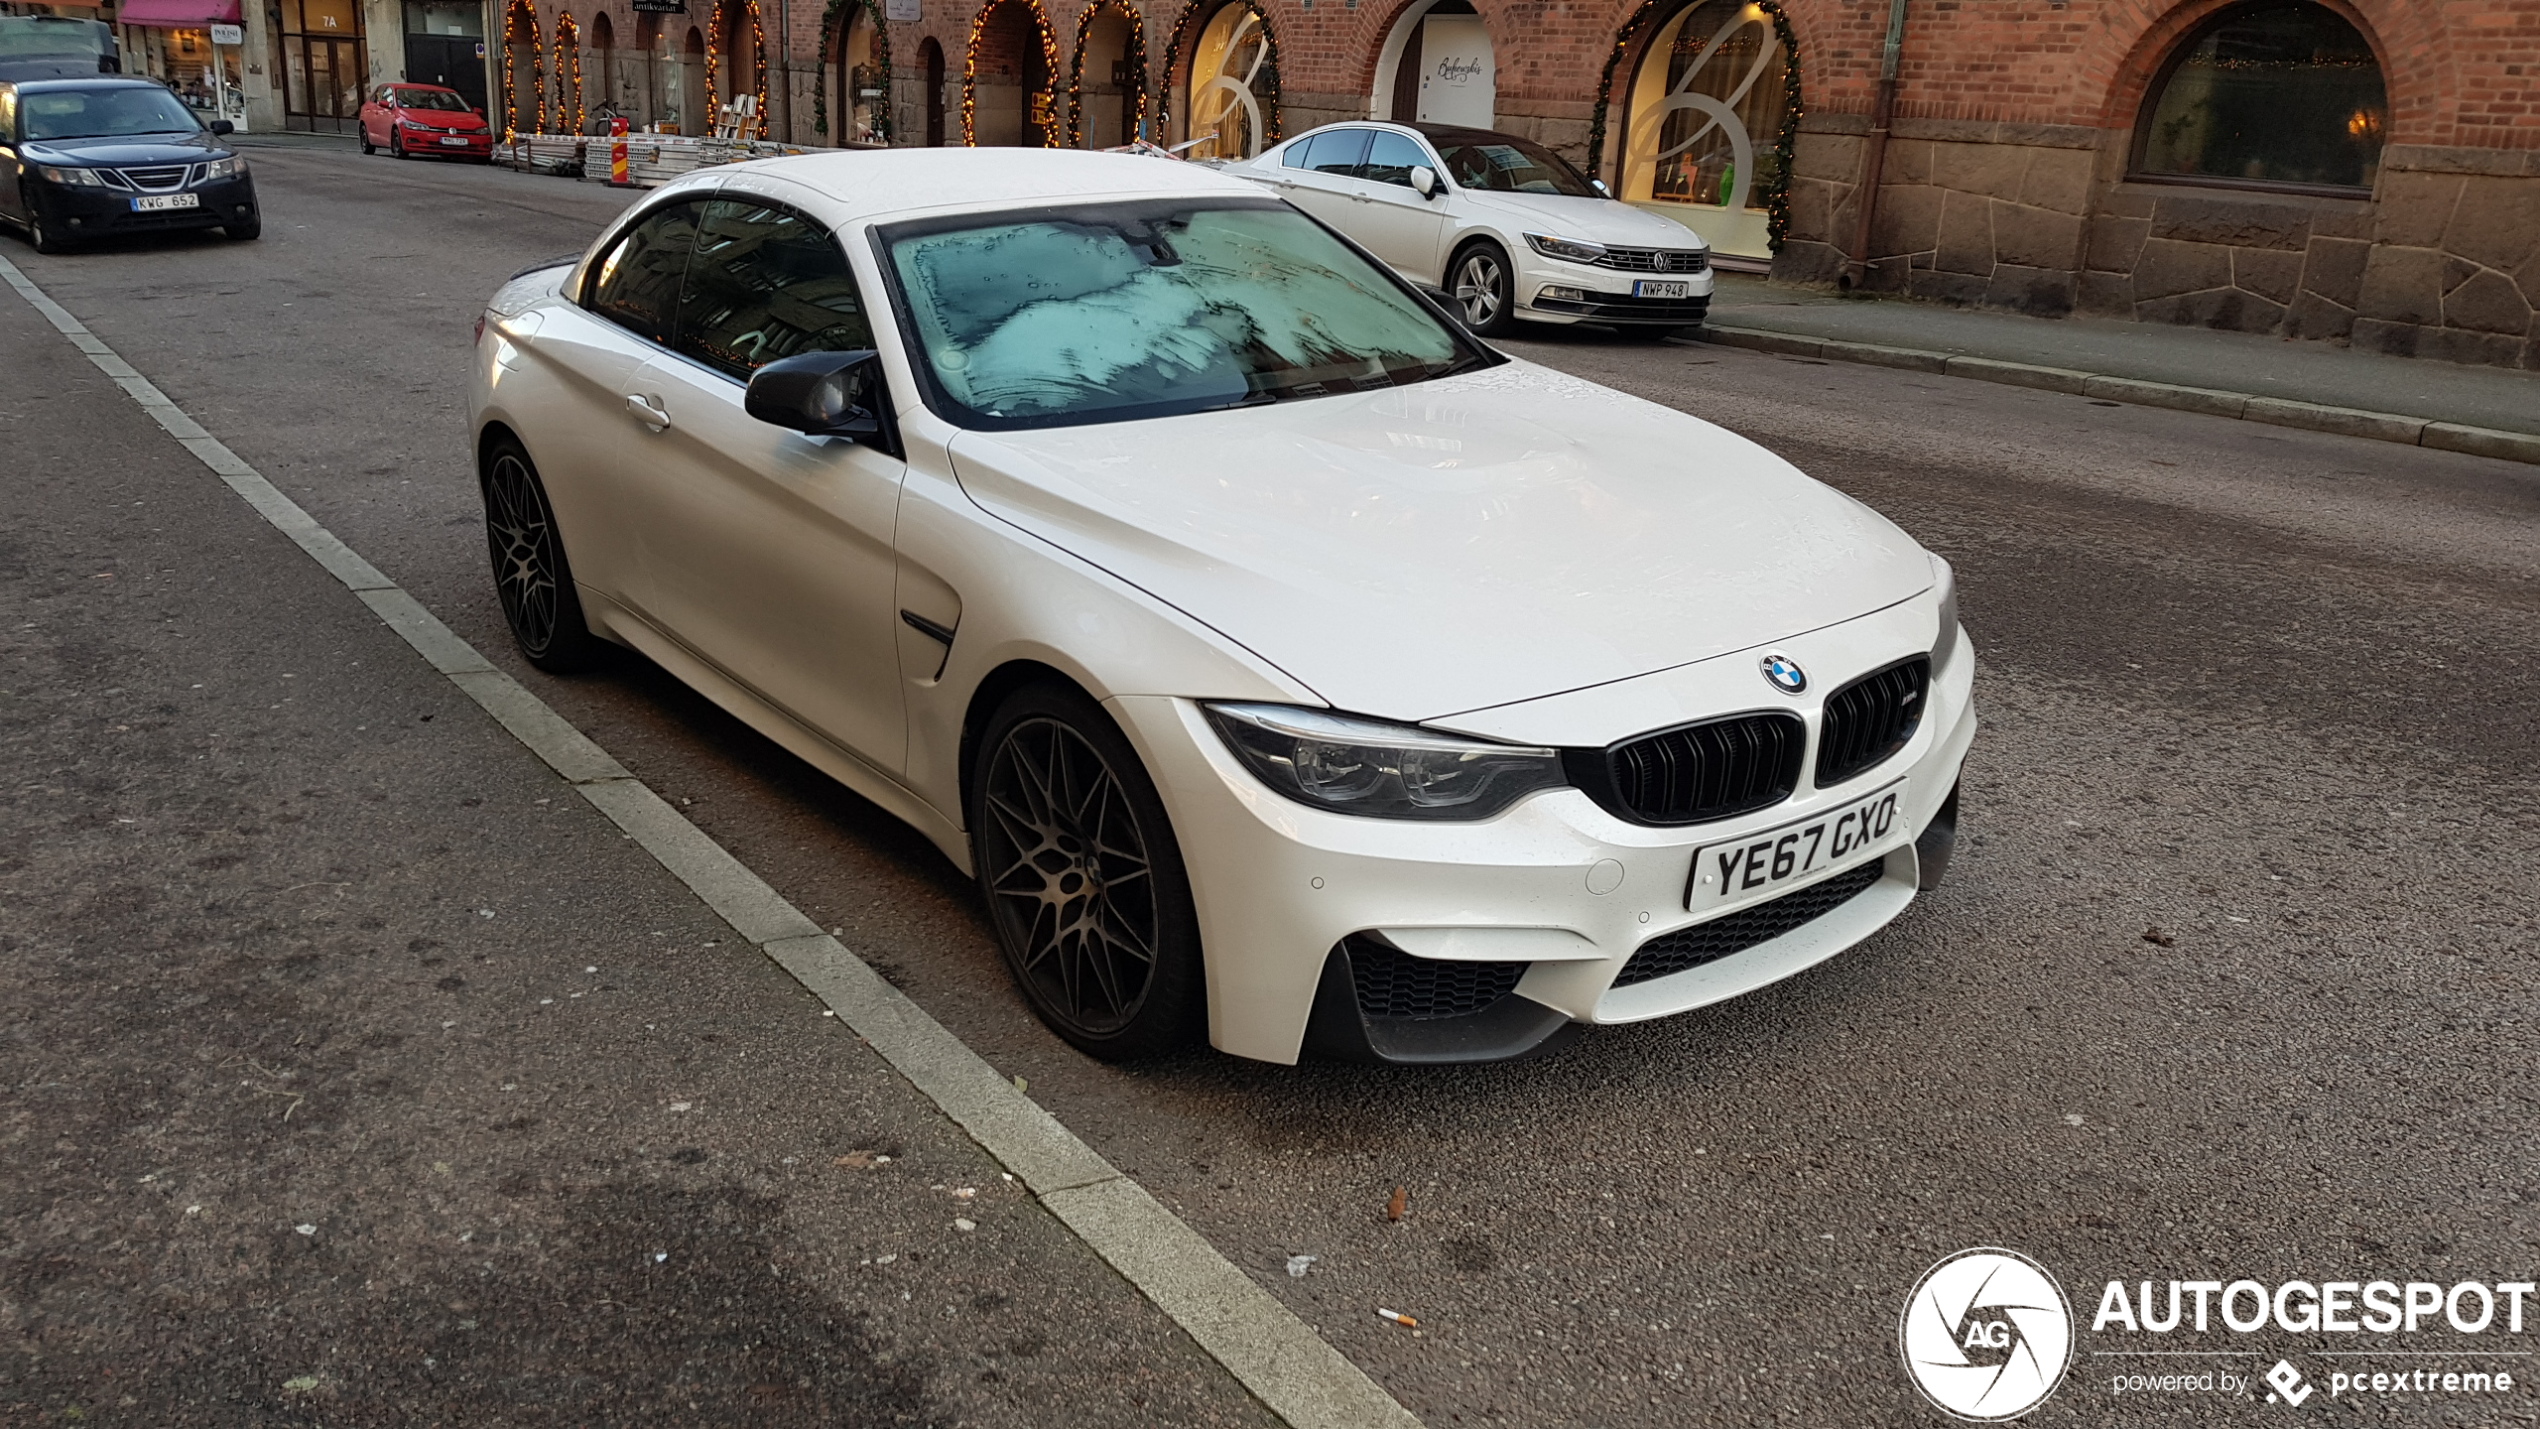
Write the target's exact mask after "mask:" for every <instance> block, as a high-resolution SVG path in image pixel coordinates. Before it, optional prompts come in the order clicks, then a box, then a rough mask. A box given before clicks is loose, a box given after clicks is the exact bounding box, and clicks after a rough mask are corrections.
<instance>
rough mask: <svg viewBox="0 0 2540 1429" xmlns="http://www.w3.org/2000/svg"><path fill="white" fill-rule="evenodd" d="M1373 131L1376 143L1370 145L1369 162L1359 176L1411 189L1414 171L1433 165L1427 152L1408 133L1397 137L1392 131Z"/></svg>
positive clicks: (1362, 168) (1368, 151)
mask: <svg viewBox="0 0 2540 1429" xmlns="http://www.w3.org/2000/svg"><path fill="white" fill-rule="evenodd" d="M1370 132H1371V133H1373V134H1374V135H1375V136H1376V140H1375V142H1374V143H1372V144H1369V145H1368V146H1367V162H1366V163H1365V164H1363V165H1361V166H1360V168H1359V171H1358V176H1359V177H1360V178H1362V179H1373V180H1375V181H1376V182H1377V183H1380V184H1400V185H1402V186H1403V187H1404V188H1409V187H1411V171H1412V169H1414V168H1416V167H1420V166H1423V165H1426V164H1428V163H1429V156H1428V154H1427V152H1426V151H1424V150H1423V149H1421V147H1420V145H1419V142H1418V141H1417V140H1415V139H1413V138H1411V137H1410V136H1409V135H1407V134H1396V133H1394V132H1392V131H1391V130H1388V129H1376V130H1371V131H1370Z"/></svg>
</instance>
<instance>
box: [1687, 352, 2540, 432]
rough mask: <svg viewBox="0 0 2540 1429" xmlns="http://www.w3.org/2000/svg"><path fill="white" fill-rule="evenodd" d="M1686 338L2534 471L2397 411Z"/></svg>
mask: <svg viewBox="0 0 2540 1429" xmlns="http://www.w3.org/2000/svg"><path fill="white" fill-rule="evenodd" d="M1688 336H1690V337H1692V338H1694V339H1695V340H1696V341H1698V342H1709V343H1717V344H1719V345H1720V346H1722V347H1743V348H1746V349H1749V350H1750V351H1754V352H1768V353H1771V354H1773V355H1775V356H1777V357H1814V358H1819V359H1822V360H1825V361H1828V362H1858V363H1862V364H1864V365H1866V366H1870V367H1894V368H1901V369H1903V370H1905V371H1909V372H1937V373H1940V374H1942V375H1944V376H1949V377H1972V378H1974V379H1976V380H1977V381H1979V382H1999V383H2003V384H2004V385H2006V386H2011V387H2030V388H2035V389H2037V390H2039V391H2042V392H2064V393H2069V394H2071V395H2073V396H2076V397H2092V398H2097V399H2099V400H2102V401H2109V402H2125V403H2130V404H2132V405H2134V406H2138V407H2167V408H2170V409H2172V410H2174V411H2180V412H2202V413H2204V414H2206V415H2207V416H2213V417H2234V418H2237V419H2239V420H2241V421H2244V422H2265V423H2267V424H2268V425H2270V426H2277V427H2299V428H2301V429H2303V430H2305V431H2312V432H2329V433H2333V434H2335V435H2337V436H2341V437H2365V438H2368V439H2370V440H2372V441H2377V442H2397V443H2399V444H2401V445H2402V446H2411V447H2432V448H2434V449H2435V450H2437V451H2447V452H2466V453H2468V454H2469V455H2471V456H2490V457H2497V458H2500V459H2502V460H2505V461H2519V462H2528V463H2530V464H2532V465H2534V466H2540V435H2534V434H2532V433H2529V432H2507V431H2500V430H2498V429H2496V428H2494V427H2473V426H2469V425H2466V424H2464V423H2460V422H2437V421H2433V420H2431V419H2429V418H2425V417H2405V416H2401V415H2399V414H2398V413H2395V412H2367V411H2362V410H2360V409H2357V408H2353V407H2330V406H2325V405H2323V404H2321V403H2318V402H2296V401H2292V400H2290V399H2287V398H2283V397H2261V396H2258V395H2256V394H2255V393H2250V392H2224V391H2218V390H2216V389H2214V388H2210V387H2182V386H2179V385H2177V384H2176V383H2171V382H2150V381H2146V380H2144V379H2142V378H2139V377H2116V376H2111V375H2109V374H2107V373H2104V372H2082V371H2077V370H2075V369H2073V368H2069V367H2041V366H2038V365H2036V364H2034V363H2027V362H2003V361H1999V360H1997V359H1995V358H1990V357H1970V356H1967V355H1965V354H1963V353H1952V352H1932V351H1927V350H1925V349H1922V348H1915V347H1887V346H1882V345H1881V344H1878V343H1873V342H1847V341H1845V340H1843V339H1841V338H1821V337H1805V336H1802V335H1799V334H1796V333H1786V332H1771V331H1768V330H1766V329H1763V328H1744V327H1717V326H1713V325H1710V324H1705V325H1703V326H1702V327H1699V328H1696V329H1695V330H1694V331H1693V332H1692V333H1690V334H1688Z"/></svg>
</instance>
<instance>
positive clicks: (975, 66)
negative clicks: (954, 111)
mask: <svg viewBox="0 0 2540 1429" xmlns="http://www.w3.org/2000/svg"><path fill="white" fill-rule="evenodd" d="M1009 5H1020V6H1022V7H1023V8H1024V10H1025V11H1026V12H1027V13H1028V14H1029V15H1030V16H1031V18H1032V28H1033V30H1034V32H1035V33H1037V34H1038V35H1039V36H1040V40H1041V74H1042V76H1043V77H1042V80H1041V83H1042V84H1044V85H1049V84H1055V83H1056V82H1057V81H1058V75H1059V68H1058V36H1057V34H1056V33H1054V32H1053V31H1052V30H1051V29H1050V18H1049V15H1048V14H1047V13H1046V12H1045V11H1043V10H1042V9H1041V7H1040V3H1039V0H989V3H988V4H985V5H982V6H980V7H979V13H978V15H977V16H976V17H975V18H973V19H972V20H971V22H970V44H969V46H968V47H967V48H966V49H965V50H964V52H963V54H962V57H961V142H962V143H963V144H964V145H971V146H975V145H976V144H978V142H979V42H980V41H981V40H982V39H984V38H985V37H986V36H987V33H988V21H989V17H990V16H993V15H995V14H996V13H998V12H999V11H1001V10H1003V9H1005V8H1006V7H1007V6H1009ZM1016 77H1017V78H1018V79H1019V78H1021V76H1019V75H1018V76H1016ZM1037 97H1038V98H1040V99H1041V101H1042V102H1043V103H1047V102H1048V98H1049V96H1048V93H1047V91H1046V90H1044V91H1042V92H1041V93H1040V94H1039V95H1038V96H1037ZM1033 108H1034V106H1033V104H1032V96H1029V95H1027V97H1026V98H1025V99H1024V114H1023V119H1024V122H1025V123H1027V124H1030V125H1032V126H1034V127H1035V128H1038V129H1039V130H1040V131H1041V132H1040V136H1039V137H1040V140H1041V142H1042V143H1043V144H1045V145H1046V144H1047V143H1049V141H1050V139H1051V138H1052V137H1054V136H1053V135H1051V133H1050V130H1049V124H1050V120H1051V119H1053V118H1055V116H1043V115H1039V114H1035V113H1033Z"/></svg>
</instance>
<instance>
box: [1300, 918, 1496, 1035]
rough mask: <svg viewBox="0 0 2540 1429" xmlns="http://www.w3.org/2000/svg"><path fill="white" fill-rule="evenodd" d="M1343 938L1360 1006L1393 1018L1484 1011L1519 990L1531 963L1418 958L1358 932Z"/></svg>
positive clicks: (1420, 1019) (1367, 1011) (1374, 1014)
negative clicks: (1469, 961) (1518, 986)
mask: <svg viewBox="0 0 2540 1429" xmlns="http://www.w3.org/2000/svg"><path fill="white" fill-rule="evenodd" d="M1343 943H1344V945H1345V946H1346V947H1347V948H1348V949H1349V970H1350V973H1351V975H1352V981H1354V982H1355V983H1356V984H1357V991H1358V1010H1359V1011H1360V1012H1362V1013H1365V1014H1366V1015H1367V1016H1369V1017H1371V1018H1386V1019H1389V1020H1393V1021H1409V1022H1427V1021H1432V1020H1435V1019H1437V1018H1441V1017H1464V1016H1468V1015H1470V1014H1472V1013H1476V1012H1479V1011H1481V1010H1482V1009H1483V1008H1486V1007H1488V1006H1490V1005H1491V1004H1492V1003H1494V1002H1497V1001H1499V1000H1500V999H1501V998H1503V997H1506V996H1507V995H1508V994H1510V993H1512V992H1514V991H1516V990H1517V982H1518V980H1519V979H1520V978H1523V977H1524V976H1525V975H1526V969H1527V968H1528V967H1529V966H1531V964H1528V963H1468V962H1448V961H1444V960H1442V959H1436V958H1415V957H1413V956H1411V955H1410V954H1409V953H1406V952H1404V951H1402V950H1401V949H1399V948H1393V947H1388V946H1386V945H1385V944H1383V943H1379V942H1377V941H1376V940H1374V939H1373V938H1367V937H1361V936H1358V935H1355V934H1353V935H1351V936H1350V937H1348V938H1346V939H1344V940H1343Z"/></svg>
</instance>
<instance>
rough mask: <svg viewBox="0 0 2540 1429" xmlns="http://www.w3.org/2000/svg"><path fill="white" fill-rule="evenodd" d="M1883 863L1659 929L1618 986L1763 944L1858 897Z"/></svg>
mask: <svg viewBox="0 0 2540 1429" xmlns="http://www.w3.org/2000/svg"><path fill="white" fill-rule="evenodd" d="M1886 866H1887V860H1885V859H1872V860H1871V861H1869V862H1868V863H1865V864H1863V865H1861V866H1860V867H1859V868H1847V869H1845V870H1844V871H1843V872H1841V873H1838V874H1836V875H1835V876H1834V877H1832V878H1829V879H1827V880H1826V881H1825V882H1823V883H1812V884H1809V885H1808V886H1807V887H1805V888H1802V889H1800V890H1799V891H1798V892H1796V893H1785V894H1783V895H1782V896H1781V897H1779V898H1775V899H1770V900H1768V901H1766V902H1763V903H1758V904H1756V905H1755V906H1754V907H1752V908H1743V909H1740V910H1738V911H1737V912H1735V913H1731V914H1730V915H1729V916H1727V917H1725V918H1714V919H1712V920H1711V921H1710V922H1708V923H1696V924H1695V925H1693V926H1692V927H1690V928H1685V929H1682V930H1680V931H1677V932H1673V933H1661V934H1660V935H1658V936H1657V937H1655V938H1652V939H1650V940H1649V941H1648V942H1646V943H1643V944H1641V945H1640V951H1638V952H1636V953H1634V954H1632V960H1631V961H1630V962H1628V963H1625V964H1623V971H1622V974H1621V976H1619V977H1617V978H1615V979H1614V985H1615V986H1616V987H1630V986H1631V985H1632V984H1633V983H1637V982H1648V981H1650V980H1651V979H1653V978H1662V977H1665V976H1667V975H1668V974H1669V973H1680V972H1683V971H1684V970H1685V969H1687V968H1698V967H1700V966H1702V965H1703V964H1704V963H1708V962H1716V961H1718V960H1719V959H1721V958H1725V957H1727V956H1728V955H1729V954H1731V953H1742V952H1745V951H1746V950H1747V949H1749V948H1751V947H1754V946H1756V945H1757V944H1759V943H1767V942H1770V941H1772V940H1773V939H1775V938H1778V937H1780V936H1781V935H1782V934H1784V933H1787V932H1790V931H1791V930H1792V929H1794V928H1798V927H1801V926H1804V925H1806V924H1808V923H1813V922H1815V921H1816V920H1817V919H1819V918H1822V917H1824V916H1825V915H1827V914H1828V913H1831V912H1833V911H1834V910H1835V909H1837V908H1840V907H1842V906H1843V905H1844V904H1846V903H1849V902H1851V901H1852V900H1853V899H1855V898H1858V897H1860V896H1861V894H1862V893H1864V892H1866V891H1867V890H1868V889H1869V886H1870V885H1871V884H1873V883H1876V882H1878V881H1879V874H1880V873H1881V871H1883V870H1884V869H1885V868H1886Z"/></svg>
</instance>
